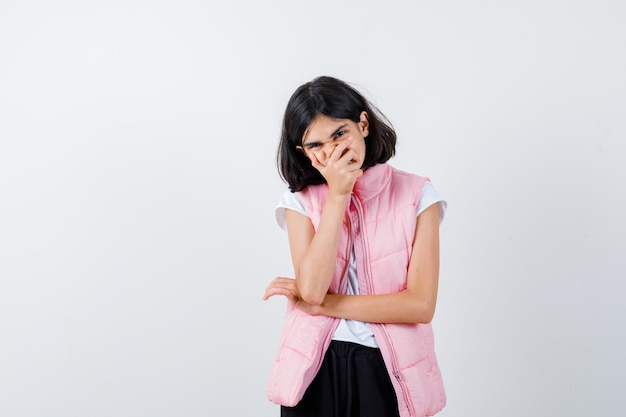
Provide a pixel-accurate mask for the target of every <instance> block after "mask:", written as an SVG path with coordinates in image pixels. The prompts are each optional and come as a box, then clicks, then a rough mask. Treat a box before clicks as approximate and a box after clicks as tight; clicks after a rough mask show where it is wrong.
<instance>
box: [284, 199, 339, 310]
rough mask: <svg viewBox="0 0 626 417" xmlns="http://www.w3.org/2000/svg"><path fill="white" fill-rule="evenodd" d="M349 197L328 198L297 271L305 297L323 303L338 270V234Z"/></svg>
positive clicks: (298, 283)
mask: <svg viewBox="0 0 626 417" xmlns="http://www.w3.org/2000/svg"><path fill="white" fill-rule="evenodd" d="M348 198H349V196H335V195H330V194H329V196H328V197H327V199H326V202H325V204H324V208H323V210H322V215H321V218H320V222H319V225H318V228H317V230H316V231H315V235H314V236H313V239H312V240H311V243H310V244H309V247H308V248H307V250H306V252H305V254H304V256H302V257H301V259H300V262H299V264H298V268H297V271H296V283H297V285H298V289H299V291H300V294H301V295H302V298H303V299H304V300H306V301H307V302H308V303H310V304H314V305H318V304H320V303H321V302H322V301H323V299H324V297H325V295H326V293H327V292H328V288H329V286H330V282H331V281H332V278H333V274H334V273H335V261H336V258H337V251H338V247H339V235H340V233H341V227H342V225H343V218H344V213H345V210H346V206H347V204H348Z"/></svg>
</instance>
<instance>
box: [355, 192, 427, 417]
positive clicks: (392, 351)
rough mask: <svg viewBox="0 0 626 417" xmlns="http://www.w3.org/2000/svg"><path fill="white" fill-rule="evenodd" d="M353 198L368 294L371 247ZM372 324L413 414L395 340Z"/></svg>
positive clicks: (411, 414)
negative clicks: (382, 340) (387, 353)
mask: <svg viewBox="0 0 626 417" xmlns="http://www.w3.org/2000/svg"><path fill="white" fill-rule="evenodd" d="M352 200H353V204H354V207H355V208H356V211H357V215H358V218H359V222H360V223H361V224H360V225H359V229H360V234H361V245H362V249H363V251H362V253H363V272H364V273H365V279H364V281H365V283H366V284H367V292H366V294H374V292H373V291H372V288H373V282H372V274H371V273H370V260H369V247H368V245H367V237H366V236H365V233H366V231H365V228H364V227H363V218H364V217H363V208H362V207H361V204H360V202H359V200H358V199H357V198H356V197H354V196H353V198H352ZM370 325H373V326H376V327H377V328H378V329H380V331H381V333H382V334H383V335H384V343H385V345H386V347H387V351H388V352H389V356H390V357H391V368H392V369H393V371H392V373H393V377H394V378H396V380H397V381H398V384H399V385H400V388H401V390H402V396H403V398H404V402H405V404H406V407H407V411H408V412H409V416H413V415H414V410H415V407H413V402H412V401H411V397H410V395H409V390H408V387H407V386H406V382H405V380H404V377H403V376H402V372H401V371H400V369H399V367H398V358H397V357H396V350H395V347H394V345H393V341H392V340H391V337H390V336H389V333H388V332H387V329H386V327H385V325H384V324H382V323H370ZM379 343H380V341H379Z"/></svg>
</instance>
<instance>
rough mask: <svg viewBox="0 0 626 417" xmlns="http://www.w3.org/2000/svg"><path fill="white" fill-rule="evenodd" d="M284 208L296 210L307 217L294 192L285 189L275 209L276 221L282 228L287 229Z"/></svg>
mask: <svg viewBox="0 0 626 417" xmlns="http://www.w3.org/2000/svg"><path fill="white" fill-rule="evenodd" d="M286 209H289V210H293V211H296V212H298V213H300V214H302V215H304V216H307V217H309V214H308V213H307V212H306V210H305V209H304V206H303V205H302V203H301V202H300V200H299V199H298V195H297V194H296V193H292V192H291V191H289V190H287V191H285V193H284V194H283V197H282V198H281V199H280V202H279V203H278V205H277V206H276V211H275V213H276V221H277V222H278V225H279V226H280V227H281V228H282V229H287V220H286V218H285V210H286Z"/></svg>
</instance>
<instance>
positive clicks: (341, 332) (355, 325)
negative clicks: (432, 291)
mask: <svg viewBox="0 0 626 417" xmlns="http://www.w3.org/2000/svg"><path fill="white" fill-rule="evenodd" d="M435 203H438V204H439V223H441V222H442V221H443V217H444V215H445V212H446V208H447V203H446V201H445V200H444V199H443V198H442V197H441V195H439V193H438V192H437V190H436V189H435V187H434V186H433V185H432V184H431V183H430V182H425V183H424V188H423V189H422V194H421V196H420V201H419V203H418V205H417V210H416V213H415V215H416V216H419V215H420V214H421V213H422V212H423V211H424V210H426V209H427V208H428V207H430V206H431V205H433V204H435ZM286 209H289V210H293V211H296V212H298V213H300V214H302V215H304V216H307V217H308V216H309V215H308V213H307V212H306V210H305V209H304V206H303V205H302V203H301V202H300V200H299V199H298V195H297V194H295V193H292V192H291V191H289V190H287V191H285V193H284V194H283V197H282V198H281V200H280V202H279V203H278V206H277V207H276V221H277V222H278V224H279V225H280V227H281V228H283V229H286V228H287V223H286V220H285V210H286ZM346 293H347V294H350V295H358V294H359V281H358V278H357V274H356V260H355V258H354V252H353V251H352V252H351V255H350V265H349V268H348V289H347V292H346ZM333 339H334V340H341V341H345V342H353V343H358V344H361V345H365V346H369V347H378V344H377V343H376V339H375V338H374V334H373V333H372V329H371V328H370V325H369V323H366V322H362V321H358V320H346V319H341V321H340V322H339V326H338V327H337V330H335V333H334V335H333Z"/></svg>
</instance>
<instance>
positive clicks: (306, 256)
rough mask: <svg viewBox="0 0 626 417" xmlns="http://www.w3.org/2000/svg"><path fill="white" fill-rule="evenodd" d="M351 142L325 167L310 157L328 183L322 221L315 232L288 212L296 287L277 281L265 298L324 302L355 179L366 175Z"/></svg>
mask: <svg viewBox="0 0 626 417" xmlns="http://www.w3.org/2000/svg"><path fill="white" fill-rule="evenodd" d="M350 143H351V138H349V139H348V140H346V141H344V142H343V143H341V144H339V145H338V146H337V147H336V148H335V150H334V152H333V154H332V155H331V156H330V158H329V159H328V161H327V162H326V165H323V164H321V163H320V162H319V161H318V160H317V158H316V157H315V156H314V155H311V163H312V164H313V166H314V167H315V168H316V169H317V170H319V171H320V173H321V174H322V175H323V176H324V178H325V179H326V182H327V184H328V193H327V195H326V201H325V202H324V207H323V208H322V214H321V217H320V222H319V224H318V227H317V230H315V229H314V227H313V224H312V223H311V220H310V219H309V218H308V217H306V216H304V215H302V214H300V213H298V212H295V211H293V210H286V211H285V219H286V221H287V233H288V236H289V248H290V250H291V259H292V262H293V267H294V272H295V276H296V278H295V286H294V285H293V282H292V280H289V279H286V278H280V277H279V278H276V279H275V280H274V281H272V283H270V286H269V287H268V288H267V290H266V294H265V297H264V298H265V299H267V298H269V297H271V296H273V295H284V296H287V297H288V298H289V299H290V300H292V301H294V300H301V301H303V302H305V303H307V304H310V305H313V306H319V305H320V304H321V303H322V302H323V301H324V297H325V296H326V294H327V293H328V288H329V287H330V282H331V281H332V279H333V274H334V272H335V261H336V258H337V250H338V247H339V235H340V233H341V227H342V224H343V219H344V215H345V211H346V207H347V206H348V202H349V200H350V195H351V193H352V189H353V188H354V184H355V183H356V180H357V179H358V178H359V177H360V176H361V175H363V171H362V170H361V169H360V168H359V167H360V166H361V164H362V161H359V160H358V155H357V154H356V153H355V152H354V151H352V150H350V149H346V148H347V147H348V146H349V145H350ZM344 151H345V152H344Z"/></svg>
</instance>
